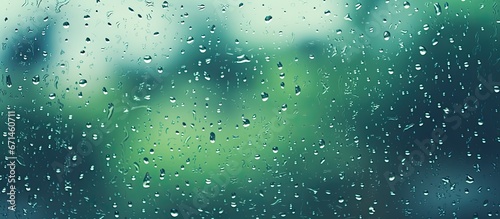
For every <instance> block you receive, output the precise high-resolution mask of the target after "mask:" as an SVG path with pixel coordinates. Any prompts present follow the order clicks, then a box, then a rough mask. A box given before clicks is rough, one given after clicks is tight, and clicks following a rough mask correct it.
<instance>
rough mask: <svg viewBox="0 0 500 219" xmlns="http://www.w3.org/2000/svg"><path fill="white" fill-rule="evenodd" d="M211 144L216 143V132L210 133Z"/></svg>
mask: <svg viewBox="0 0 500 219" xmlns="http://www.w3.org/2000/svg"><path fill="white" fill-rule="evenodd" d="M209 140H210V143H215V133H214V132H210V138H209Z"/></svg>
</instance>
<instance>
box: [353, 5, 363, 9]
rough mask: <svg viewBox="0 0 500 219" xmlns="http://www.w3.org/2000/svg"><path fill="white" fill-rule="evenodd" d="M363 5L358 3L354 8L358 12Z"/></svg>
mask: <svg viewBox="0 0 500 219" xmlns="http://www.w3.org/2000/svg"><path fill="white" fill-rule="evenodd" d="M362 6H363V5H362V4H361V3H357V4H356V5H354V7H355V8H356V10H359V9H361V7H362Z"/></svg>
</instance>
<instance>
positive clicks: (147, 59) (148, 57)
mask: <svg viewBox="0 0 500 219" xmlns="http://www.w3.org/2000/svg"><path fill="white" fill-rule="evenodd" d="M152 59H153V58H151V56H150V55H146V56H144V62H145V63H151V61H152Z"/></svg>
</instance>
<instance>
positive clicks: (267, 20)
mask: <svg viewBox="0 0 500 219" xmlns="http://www.w3.org/2000/svg"><path fill="white" fill-rule="evenodd" d="M272 19H273V16H271V15H267V16H266V17H265V18H264V20H265V21H266V23H269V22H271V20H272Z"/></svg>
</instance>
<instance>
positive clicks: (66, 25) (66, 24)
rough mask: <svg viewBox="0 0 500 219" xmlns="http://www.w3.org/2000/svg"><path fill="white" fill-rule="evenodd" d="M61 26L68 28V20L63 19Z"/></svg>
mask: <svg viewBox="0 0 500 219" xmlns="http://www.w3.org/2000/svg"><path fill="white" fill-rule="evenodd" d="M63 27H64V28H66V29H68V28H69V22H67V21H65V22H64V23H63Z"/></svg>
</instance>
